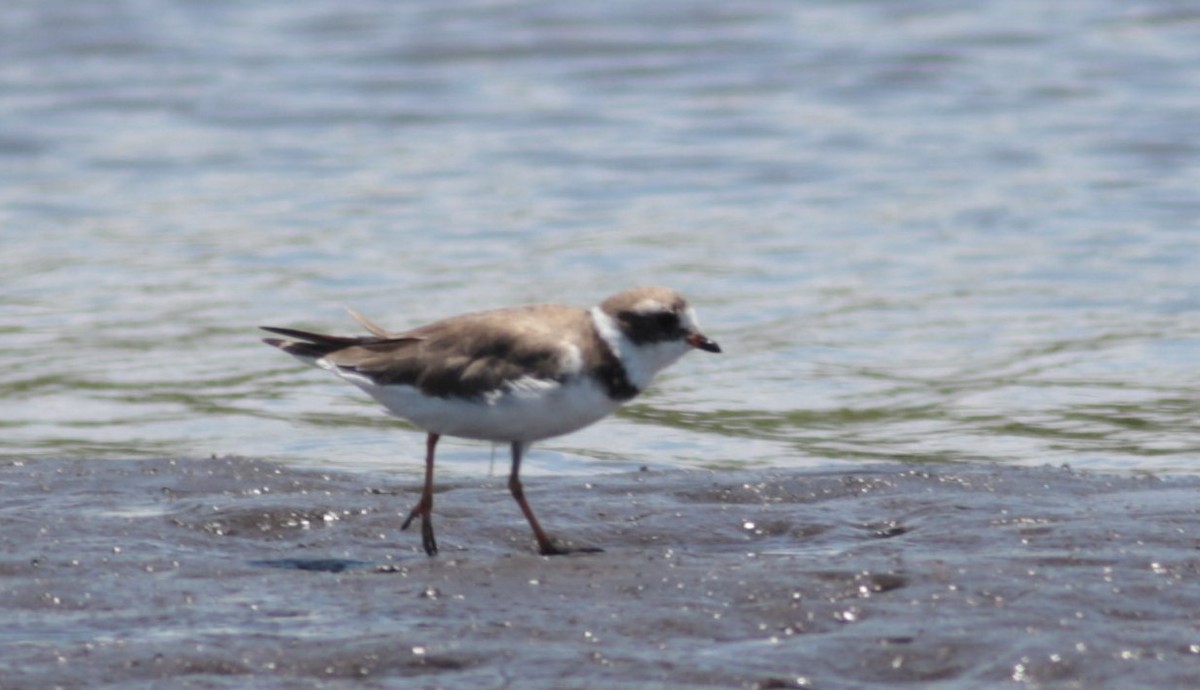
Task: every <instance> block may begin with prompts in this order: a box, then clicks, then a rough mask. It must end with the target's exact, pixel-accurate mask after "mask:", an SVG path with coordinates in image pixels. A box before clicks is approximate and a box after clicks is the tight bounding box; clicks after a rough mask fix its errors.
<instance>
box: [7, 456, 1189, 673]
mask: <svg viewBox="0 0 1200 690" xmlns="http://www.w3.org/2000/svg"><path fill="white" fill-rule="evenodd" d="M0 486H3V494H4V501H3V506H2V508H0V510H2V511H3V521H4V530H3V536H2V537H0V539H2V543H3V556H2V558H0V615H2V616H3V620H4V621H5V625H4V626H3V629H2V631H0V641H2V644H0V649H2V650H3V651H2V652H0V687H2V688H4V689H5V690H10V689H25V688H29V689H34V688H36V689H38V690H43V689H45V688H52V687H62V688H85V687H86V688H103V687H113V688H115V687H121V688H158V687H183V688H234V687H255V688H289V689H290V688H351V687H353V688H410V687H412V688H438V687H445V688H598V687H604V688H658V687H714V688H717V687H720V688H737V687H741V688H785V687H811V688H847V689H849V688H884V687H894V686H896V685H897V684H906V685H908V686H909V687H920V688H983V687H1012V686H1013V685H1014V681H1016V682H1017V683H1020V684H1024V685H1025V686H1026V687H1038V688H1109V687H1111V688H1129V687H1197V686H1200V623H1197V618H1196V611H1198V610H1200V586H1198V585H1197V578H1198V571H1200V551H1197V548H1198V547H1200V509H1198V505H1200V502H1198V501H1197V491H1198V489H1200V479H1197V478H1195V477H1171V478H1165V479H1162V478H1155V477H1148V476H1138V477H1129V476H1109V475H1092V474H1081V473H1077V472H1073V471H1071V470H1069V469H1063V468H1045V469H1021V468H1006V467H986V468H982V467H964V466H937V467H930V466H907V465H875V466H864V467H862V468H859V469H858V470H856V471H851V472H846V471H838V472H827V473H813V472H778V471H767V472H715V473H714V472H699V471H695V472H685V471H672V472H638V471H633V472H629V473H625V474H615V475H604V476H594V477H586V478H579V477H570V478H553V477H538V478H534V479H531V480H529V481H527V482H526V489H527V495H528V496H529V498H530V501H531V502H532V504H533V506H534V509H535V510H536V511H537V513H538V516H539V518H541V520H542V522H543V524H544V525H545V526H547V528H548V529H549V530H550V531H551V532H552V533H553V534H555V535H556V536H559V537H563V538H568V539H570V540H571V541H574V542H576V543H579V544H586V545H593V546H601V547H603V548H604V549H605V552H604V553H600V554H586V555H584V554H581V555H573V556H566V557H555V558H546V557H542V556H538V555H536V554H535V553H534V551H533V544H532V539H531V538H530V535H529V531H528V528H527V527H526V525H525V523H524V521H523V519H522V518H521V515H520V513H519V511H518V510H517V508H516V506H515V504H514V503H513V502H512V500H511V499H510V497H509V496H508V494H507V491H506V490H505V489H504V483H503V480H502V478H487V479H479V480H471V479H461V478H449V479H444V480H442V481H441V482H440V491H439V493H438V494H437V499H436V504H435V508H434V511H435V525H436V528H437V536H438V540H439V544H440V546H441V549H442V553H441V555H439V556H438V557H436V558H432V559H431V558H428V557H426V556H425V555H424V554H423V553H422V552H421V551H420V538H419V534H418V533H417V531H416V530H410V531H408V532H401V531H400V529H399V527H400V523H401V520H402V517H403V515H402V514H404V513H406V512H407V510H408V508H409V507H410V506H411V504H412V502H413V501H414V500H415V499H416V495H417V494H416V491H417V480H416V478H410V477H407V476H404V477H399V476H389V475H380V474H355V473H334V472H317V471H307V470H301V469H296V468H293V467H288V466H280V465H274V464H269V463H266V462H261V461H256V460H248V459H242V458H221V459H208V460H192V459H186V460H185V459H179V460H145V461H128V462H120V461H118V462H114V461H91V462H87V461H51V460H37V461H33V460H31V461H28V462H25V463H17V464H7V465H4V466H2V467H0Z"/></svg>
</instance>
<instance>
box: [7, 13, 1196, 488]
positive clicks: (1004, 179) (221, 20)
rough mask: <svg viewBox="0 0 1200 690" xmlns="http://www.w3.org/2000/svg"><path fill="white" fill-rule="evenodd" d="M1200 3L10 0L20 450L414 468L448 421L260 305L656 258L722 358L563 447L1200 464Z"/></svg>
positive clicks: (548, 450) (705, 454)
mask: <svg viewBox="0 0 1200 690" xmlns="http://www.w3.org/2000/svg"><path fill="white" fill-rule="evenodd" d="M1198 29H1200V14H1197V13H1196V12H1195V11H1193V10H1190V9H1187V8H1186V7H1184V6H1183V5H1170V4H1162V5H1140V6H1137V7H1132V6H1130V5H1129V4H1128V3H1124V2H1118V1H1116V0H1112V1H1108V2H1105V1H1101V2H1092V3H1082V4H1079V3H1076V4H1072V5H1071V6H1070V7H1067V6H1060V5H1058V4H1047V3H1044V2H1035V1H1033V0H1029V1H1022V0H1017V1H1015V2H1013V1H1005V2H998V1H997V2H983V3H973V4H972V5H971V6H970V8H960V7H958V6H955V5H952V4H946V3H937V2H919V3H906V4H904V6H903V7H900V6H897V5H896V4H894V3H889V2H855V3H844V2H811V3H802V4H793V3H774V2H749V3H737V4H734V5H730V4H728V3H718V2H703V1H702V2H689V3H650V4H647V3H641V2H606V3H601V4H580V3H566V4H559V3H522V2H502V3H496V2H472V1H469V0H464V1H461V2H448V3H393V2H385V1H383V0H365V1H363V2H356V3H353V5H346V4H345V3H332V2H327V1H325V0H300V1H293V0H289V1H288V2H259V3H255V5H254V7H252V8H247V7H244V6H242V5H240V4H236V3H235V4H229V3H212V2H203V3H198V2H191V1H188V0H168V1H166V2H162V1H157V0H156V1H155V2H148V1H146V0H122V1H119V2H114V3H107V4H106V5H105V8H104V9H103V10H101V9H99V8H96V7H92V6H91V5H88V4H86V3H84V4H81V3H76V2H66V1H62V0H51V1H46V0H39V1H37V2H9V3H6V4H5V6H4V8H3V9H2V10H0V31H2V32H3V36H4V40H2V41H0V88H3V90H4V93H5V98H4V100H3V103H0V132H2V134H0V240H2V241H3V252H0V274H2V275H3V276H4V278H3V290H0V333H3V337H2V338H0V360H2V361H3V363H4V366H3V367H0V399H2V400H3V401H4V402H3V405H4V415H3V421H2V422H0V424H3V430H2V431H3V433H2V434H0V436H2V439H0V455H2V456H3V457H7V458H10V459H12V458H24V457H28V456H46V455H48V456H54V457H75V458H101V459H102V458H127V457H152V456H174V455H192V456H207V455H209V454H212V453H216V454H226V453H236V454H245V455H252V456H258V457H269V458H274V459H279V460H283V461H286V462H292V463H301V464H305V465H316V466H328V465H331V464H332V465H340V466H346V467H376V468H382V467H388V468H393V469H396V470H397V471H404V472H417V471H419V466H420V464H419V462H418V461H417V459H419V458H420V456H421V438H420V436H419V435H418V434H413V433H407V432H402V431H398V430H397V425H396V424H395V423H394V422H392V421H390V420H388V419H386V418H384V417H382V416H380V415H378V414H377V413H376V412H375V410H374V408H373V406H372V405H371V403H369V402H368V401H366V400H364V399H362V398H361V396H360V395H359V394H358V393H357V392H356V391H354V390H352V389H350V388H348V387H344V386H343V385H342V384H340V383H339V382H337V381H335V380H332V379H330V378H324V377H322V376H321V375H320V373H319V372H313V371H308V370H304V369H302V368H299V367H297V366H296V365H294V363H292V362H291V361H290V360H287V359H286V358H283V357H281V356H280V355H279V353H277V352H274V351H272V350H270V349H268V348H265V347H263V346H262V345H260V344H259V343H258V342H257V340H256V338H257V335H258V334H257V333H256V331H255V326H256V325H259V324H275V325H292V326H308V327H314V328H323V329H329V330H335V331H336V330H343V331H351V330H353V329H354V324H352V322H351V321H350V320H349V319H348V318H347V317H346V315H345V314H344V313H342V311H341V309H340V307H341V305H343V304H349V305H353V306H355V307H356V308H358V309H360V310H361V311H363V312H364V313H366V314H368V315H371V316H373V317H374V318H376V319H378V320H379V321H381V322H382V323H384V324H386V325H388V326H389V327H392V328H397V329H399V328H404V327H407V326H414V325H418V324H421V323H424V322H426V321H428V320H431V319H434V318H438V317H441V316H445V315H447V314H452V313H456V312H460V311H465V310H474V309H482V308H487V307H493V306H500V305H507V304H516V303H526V302H536V301H561V302H568V303H575V304H583V305H587V304H592V303H595V302H596V301H598V300H599V299H601V298H603V297H604V296H606V295H607V294H609V293H611V292H613V291H615V290H617V289H619V288H624V287H627V286H630V285H633V284H638V283H645V282H658V283H665V284H668V285H671V286H674V287H677V288H679V289H681V290H683V291H684V292H686V293H687V294H688V295H690V296H691V298H692V299H693V301H694V302H695V303H696V305H697V307H698V309H699V312H700V315H701V318H702V319H703V321H704V323H705V324H706V326H707V327H708V329H709V331H710V332H711V334H712V335H713V337H715V338H717V339H718V340H719V341H720V342H721V343H722V344H723V345H724V347H725V350H726V354H725V355H724V356H722V357H701V356H693V357H690V358H688V359H687V360H685V361H684V362H682V363H681V364H679V365H678V366H677V367H675V368H674V369H673V370H672V371H670V372H668V373H667V375H665V376H664V377H663V378H662V379H661V381H660V383H659V385H658V386H657V388H656V389H655V390H654V391H653V394H651V395H647V396H645V397H644V398H642V399H640V400H638V401H636V402H635V404H633V405H630V406H629V407H628V408H627V409H626V410H625V411H624V412H623V413H622V414H621V415H619V417H618V418H617V419H615V420H610V421H608V422H605V423H604V424H601V425H599V426H597V427H595V428H593V429H591V430H588V431H585V432H582V433H579V434H576V435H573V436H569V437H566V438H563V439H558V440H554V441H551V442H548V443H546V444H543V445H542V446H541V447H540V448H539V449H535V452H534V453H533V454H532V455H531V456H530V459H529V463H530V467H529V471H530V472H531V473H533V474H537V473H543V474H563V473H591V472H610V471H620V470H623V469H628V468H629V467H631V466H637V465H640V464H646V465H650V466H653V467H660V468H666V467H682V468H687V467H691V468H696V467H730V466H745V465H753V466H758V467H770V468H816V467H829V466H834V465H835V464H836V463H839V462H849V463H855V462H860V461H870V460H896V459H901V460H911V461H921V462H966V463H987V462H999V463H1004V464H1007V465H1041V464H1043V463H1047V462H1049V463H1055V464H1057V463H1062V462H1068V463H1070V464H1072V465H1073V466H1078V467H1088V468H1095V469H1105V470H1122V471H1124V470H1159V471H1185V472H1192V471H1195V467H1196V464H1195V460H1196V457H1197V452H1198V449H1200V426H1198V423H1197V421H1196V420H1197V419H1200V398H1198V397H1197V395H1196V390H1197V387H1198V385H1200V370H1198V369H1197V367H1196V366H1195V363H1196V362H1197V361H1200V345H1198V343H1200V339H1198V336H1200V281H1197V280H1196V276H1197V275H1200V232H1197V231H1198V230H1200V227H1198V225H1200V224H1198V218H1200V202H1198V201H1197V197H1196V194H1195V190H1196V189H1197V187H1198V184H1200V179H1198V171H1200V166H1198V161H1200V156H1198V153H1200V150H1198V149H1197V145H1196V142H1197V138H1198V136H1200V129H1198V128H1197V124H1196V123H1197V122H1198V121H1200V120H1198V118H1197V113H1198V112H1200V71H1197V70H1196V69H1195V65H1196V64H1200V40H1198V39H1200V35H1198V34H1200V31H1198ZM487 462H488V450H487V449H486V448H483V449H481V448H480V447H479V446H477V445H470V444H465V445H455V444H447V445H446V447H445V449H444V454H443V459H442V465H443V468H444V469H445V471H447V472H450V473H454V474H458V475H463V476H467V475H469V476H478V475H480V474H481V473H483V472H486V470H485V469H484V468H485V467H486V463H487Z"/></svg>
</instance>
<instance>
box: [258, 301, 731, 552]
mask: <svg viewBox="0 0 1200 690" xmlns="http://www.w3.org/2000/svg"><path fill="white" fill-rule="evenodd" d="M347 311H349V313H350V316H351V317H353V318H354V319H355V320H356V321H357V322H358V323H359V324H360V325H362V326H363V328H365V329H366V330H367V331H368V332H369V335H362V336H341V335H327V334H323V333H315V332H311V331H304V330H299V329H294V328H280V327H275V326H262V327H261V328H262V329H263V330H265V331H268V332H270V333H272V334H274V335H279V336H283V338H264V339H263V342H265V343H266V344H268V345H271V346H273V347H276V348H278V349H280V350H282V351H283V352H286V353H287V354H289V355H292V356H293V357H295V358H296V359H298V360H300V361H302V362H304V363H306V364H309V365H312V366H315V367H318V368H320V369H325V370H327V371H329V372H331V373H333V374H335V375H337V376H338V377H339V378H341V379H342V380H344V381H347V382H349V383H351V384H354V385H355V386H357V387H358V388H360V389H361V390H363V391H364V392H366V393H367V394H368V395H370V396H371V397H372V398H374V399H375V400H376V401H377V402H378V403H380V404H381V405H382V406H383V408H384V409H385V410H386V411H387V412H389V413H390V414H392V415H394V416H396V417H399V418H401V419H404V420H407V421H409V422H410V423H412V424H414V425H415V426H417V427H418V428H420V429H421V430H423V431H424V432H425V434H426V437H425V481H424V486H423V489H422V491H421V497H420V499H419V500H418V501H417V503H416V505H414V506H413V508H412V510H411V511H410V512H409V514H408V517H407V519H405V521H404V523H403V524H402V526H401V529H402V530H407V529H408V527H409V525H411V524H412V522H413V520H415V519H417V518H419V519H420V521H421V545H422V547H423V549H424V551H425V553H426V554H427V555H429V556H435V555H437V552H438V546H437V541H436V539H435V538H434V531H433V487H434V481H433V475H434V456H435V452H436V449H437V444H438V440H439V439H441V437H443V436H452V437H458V438H466V439H477V440H483V441H491V442H493V443H506V444H508V445H509V448H510V450H511V457H512V465H511V469H510V471H509V477H508V489H509V492H510V493H511V494H512V497H513V499H514V500H515V501H516V502H517V505H518V506H519V507H520V509H521V512H522V514H523V515H524V516H525V519H526V521H527V522H528V523H529V527H530V528H531V529H532V530H533V536H534V539H535V540H536V541H537V546H538V551H539V553H541V554H542V555H547V556H553V555H562V554H568V553H575V552H581V551H600V549H598V548H590V547H572V546H569V545H568V544H567V543H565V542H562V541H559V540H556V539H553V538H551V537H550V535H549V534H547V533H546V531H545V530H543V529H542V527H541V525H540V524H539V523H538V520H537V518H536V517H535V516H534V513H533V510H532V508H530V506H529V502H528V501H527V500H526V499H525V493H524V487H523V485H522V482H521V477H520V474H521V460H522V458H523V457H524V456H525V453H526V451H527V450H528V449H529V447H530V444H532V443H534V442H536V441H542V440H544V439H547V438H552V437H555V436H561V435H563V434H568V433H571V432H573V431H577V430H579V429H582V428H584V427H586V426H589V425H591V424H593V423H595V422H598V421H600V420H601V419H603V418H604V417H606V416H608V415H609V414H610V413H612V412H613V411H614V410H616V409H617V408H618V407H620V406H621V405H622V404H624V403H627V402H629V401H630V400H632V399H633V398H635V397H636V396H637V395H638V394H640V393H642V392H643V391H644V390H646V388H647V386H649V385H650V383H651V381H652V380H653V379H654V377H655V375H656V374H658V373H659V372H660V371H662V370H663V369H665V368H667V367H668V366H670V365H671V364H673V363H675V362H676V361H677V360H679V359H680V358H681V357H682V356H683V355H685V354H687V353H688V352H690V351H692V350H700V351H703V352H713V353H717V352H721V347H720V346H719V345H718V344H717V343H716V342H715V341H713V340H711V339H709V338H708V337H707V336H705V335H704V334H703V333H701V332H700V329H699V326H698V324H697V320H696V315H695V312H694V310H693V308H692V307H691V306H690V305H689V304H688V302H687V300H686V299H684V298H683V296H682V295H680V294H679V293H678V292H676V291H674V290H671V289H669V288H666V287H661V286H641V287H636V288H632V289H628V290H625V291H623V292H619V293H617V294H615V295H612V296H611V297H608V298H607V299H605V300H604V301H602V302H601V303H600V304H599V305H597V306H595V307H592V308H590V309H589V308H583V307H572V306H565V305H559V304H535V305H526V306H516V307H507V308H499V309H492V310H488V311H478V312H473V313H467V314H462V315H458V316H452V317H450V318H446V319H444V320H441V321H436V322H434V323H430V324H428V325H425V326H420V327H418V328H414V329H411V330H407V331H401V332H390V331H387V330H385V329H384V328H382V327H380V326H378V325H377V324H375V323H374V322H372V321H371V320H369V319H368V318H366V317H365V316H363V315H362V314H360V313H358V312H356V311H354V310H353V309H349V308H347Z"/></svg>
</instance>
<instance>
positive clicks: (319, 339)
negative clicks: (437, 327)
mask: <svg viewBox="0 0 1200 690" xmlns="http://www.w3.org/2000/svg"><path fill="white" fill-rule="evenodd" d="M259 328H261V329H263V330H264V331H267V332H269V333H277V334H279V335H286V336H287V337H289V338H295V340H283V339H281V338H263V342H264V343H266V344H268V345H270V346H272V347H277V348H279V349H280V350H283V351H284V352H286V353H288V354H289V355H293V356H295V357H300V358H302V359H320V358H322V357H324V356H325V355H328V354H329V353H331V352H337V351H338V350H344V349H346V348H348V347H355V346H362V347H368V348H369V347H371V346H372V345H385V346H386V345H395V344H398V343H405V342H411V341H414V340H419V339H420V338H416V337H412V336H395V337H386V338H381V337H376V336H369V335H368V336H361V337H354V336H344V335H326V334H324V333H313V332H312V331H301V330H297V329H295V328H277V327H275V326H259Z"/></svg>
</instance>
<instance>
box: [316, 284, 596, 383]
mask: <svg viewBox="0 0 1200 690" xmlns="http://www.w3.org/2000/svg"><path fill="white" fill-rule="evenodd" d="M580 325H585V326H586V327H588V328H590V320H589V319H588V316H587V312H586V311H584V310H582V309H573V308H570V307H558V306H550V305H542V306H534V307H517V308H513V309H499V310H495V311H489V312H480V313H477V314H467V315H464V316H458V317H454V318H451V319H447V320H445V321H439V322H437V323H433V324H430V325H428V326H424V327H421V328H418V329H416V330H413V331H409V332H407V333H402V334H396V335H394V336H392V337H390V338H364V339H361V340H359V341H358V342H355V343H353V344H347V345H348V346H344V347H342V348H339V349H336V350H334V351H332V352H330V353H328V354H326V355H324V358H325V361H327V362H330V363H332V364H334V365H336V366H338V367H340V368H342V369H348V370H351V371H355V372H358V373H360V374H363V375H364V376H367V377H368V378H370V379H371V380H372V381H373V382H375V383H377V384H381V385H396V384H404V385H410V386H415V387H417V388H419V389H420V390H421V391H422V392H424V393H426V394H429V395H436V396H439V397H449V396H460V397H473V396H476V395H480V394H482V393H486V392H488V391H492V390H495V389H497V388H499V387H501V386H502V385H503V384H504V383H505V382H508V381H515V380H517V379H520V378H522V377H533V378H536V379H543V380H560V381H561V380H563V378H564V377H565V376H567V375H568V374H569V372H566V371H564V369H563V363H564V358H565V357H566V356H567V351H566V345H567V344H568V343H571V344H575V343H573V342H572V341H571V339H570V338H569V335H570V334H572V333H575V332H577V331H576V330H575V329H577V328H578V327H579V326H580ZM584 332H585V333H586V332H588V331H586V330H585V331H584ZM577 346H578V345H577Z"/></svg>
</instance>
